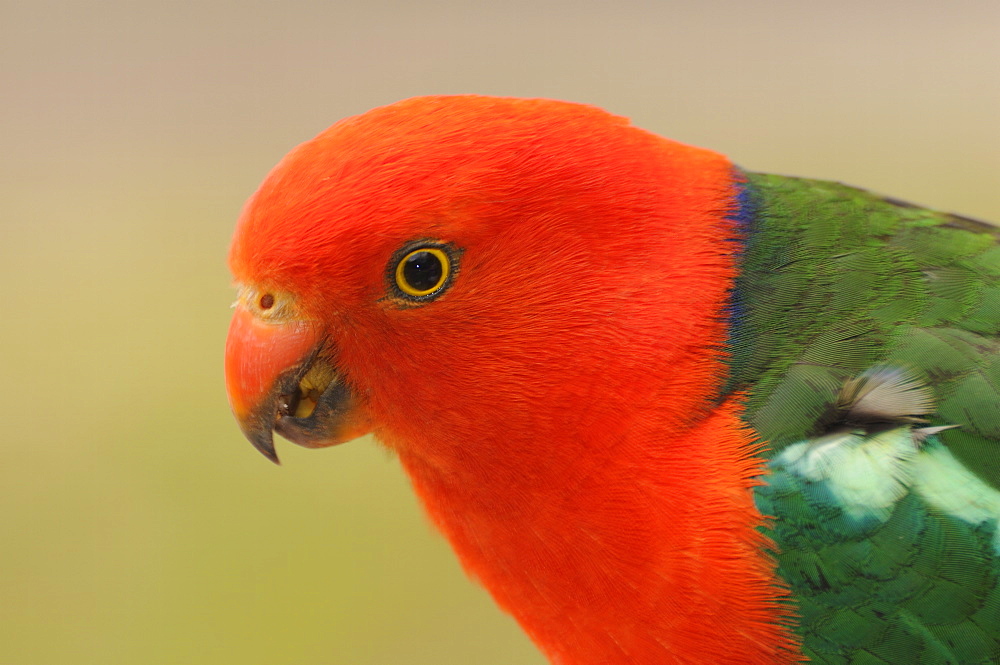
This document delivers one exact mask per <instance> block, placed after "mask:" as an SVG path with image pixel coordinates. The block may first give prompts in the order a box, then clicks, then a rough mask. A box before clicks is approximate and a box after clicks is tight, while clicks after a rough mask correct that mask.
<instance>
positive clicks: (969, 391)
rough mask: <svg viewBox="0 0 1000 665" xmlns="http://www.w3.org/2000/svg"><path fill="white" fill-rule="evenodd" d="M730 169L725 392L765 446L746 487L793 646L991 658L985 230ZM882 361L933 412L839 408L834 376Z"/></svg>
mask: <svg viewBox="0 0 1000 665" xmlns="http://www.w3.org/2000/svg"><path fill="white" fill-rule="evenodd" d="M745 175H746V179H747V190H748V193H749V195H750V200H751V209H752V215H751V219H752V222H751V228H750V229H749V230H748V233H747V237H748V241H747V245H746V248H745V251H744V254H743V257H742V266H741V268H742V269H741V274H740V277H739V279H738V282H737V290H736V295H735V301H736V305H737V307H736V309H737V313H736V315H735V317H734V318H735V322H734V326H733V330H734V333H733V338H732V363H731V377H730V383H729V388H730V389H731V390H745V391H747V393H748V400H747V408H746V420H747V422H748V423H749V424H750V425H751V426H752V427H753V428H754V429H755V430H756V431H757V432H759V434H760V436H761V438H763V439H765V440H767V441H768V442H769V443H770V452H769V455H770V475H769V477H768V479H767V481H768V482H767V485H765V486H763V487H761V488H760V489H759V491H758V492H757V501H758V505H759V506H760V508H761V510H762V512H764V513H765V514H768V515H772V516H774V517H775V519H774V521H773V523H772V526H771V528H770V530H769V533H770V535H771V537H772V538H773V539H774V541H775V544H776V546H777V550H778V551H777V553H776V556H777V560H778V570H779V573H780V575H781V576H782V577H783V579H784V580H785V581H786V582H787V583H788V585H789V586H790V587H791V589H792V592H793V595H794V597H795V600H796V604H797V606H798V614H799V619H800V621H799V625H798V630H799V632H800V634H801V635H802V637H803V642H804V649H805V653H806V655H807V656H808V657H809V658H810V659H811V660H812V661H814V662H819V663H844V664H847V663H880V664H884V663H893V664H895V663H899V664H908V665H909V664H917V663H920V664H923V663H927V664H930V663H953V664H959V663H961V664H965V663H994V662H1000V559H998V546H1000V537H997V518H998V517H1000V502H998V499H1000V493H997V489H998V488H1000V338H998V335H1000V245H998V238H1000V229H998V228H997V227H993V226H991V225H988V224H984V223H981V222H976V221H973V220H969V219H965V218H962V217H958V216H954V215H947V214H943V213H939V212H934V211H930V210H925V209H922V208H918V207H914V206H910V205H907V204H904V203H901V202H897V201H893V200H891V199H885V198H882V197H879V196H876V195H873V194H871V193H869V192H866V191H863V190H859V189H855V188H851V187H847V186H845V185H841V184H837V183H831V182H818V181H810V180H802V179H796V178H787V177H781V176H772V175H761V174H752V173H748V174H745ZM880 367H881V368H888V369H889V371H890V372H891V371H895V370H898V371H899V372H905V373H906V374H907V375H908V376H911V377H914V381H916V382H919V384H921V385H922V386H924V389H925V390H929V393H928V395H933V402H934V406H933V408H932V409H930V412H929V413H918V414H910V415H914V416H922V417H921V418H920V419H921V420H923V421H925V422H923V423H913V422H904V421H905V420H906V419H905V418H900V419H896V418H894V417H889V416H887V417H885V418H884V419H883V422H879V418H878V417H875V418H871V417H869V418H867V421H866V422H852V418H851V417H849V416H846V415H845V409H844V408H843V405H839V406H838V404H837V401H838V394H839V393H841V391H842V389H844V386H845V384H848V383H849V382H850V381H851V380H852V379H856V378H857V377H859V376H863V375H864V374H865V372H868V371H871V370H872V369H873V368H880ZM909 420H910V421H913V420H916V418H910V419H909ZM949 425H950V426H957V427H954V428H953V429H948V430H945V431H933V430H927V431H926V432H924V433H921V432H920V428H924V427H934V426H949ZM831 433H832V434H831ZM820 437H824V438H820ZM880 437H881V438H880ZM830 451H833V452H832V453H831V452H830ZM949 453H950V455H949ZM952 456H953V458H954V459H957V461H958V463H957V464H954V468H956V469H959V471H954V470H953V469H952V466H949V464H951V460H952V459H953V458H952ZM837 464H843V465H848V464H853V465H855V467H856V468H857V470H856V471H855V470H853V469H854V468H855V467H847V466H844V467H843V468H836V465H837ZM962 467H964V469H962ZM965 469H967V470H968V472H970V473H971V474H973V475H971V476H968V477H966V476H960V475H955V474H960V473H965ZM879 473H883V474H884V476H880V475H879ZM949 474H951V475H949ZM956 478H958V479H959V480H955V479H956ZM962 479H964V480H962ZM960 480H961V482H960ZM980 481H981V482H980ZM948 483H953V484H958V485H961V488H959V487H955V488H954V489H955V490H956V491H957V490H959V489H962V491H963V492H964V493H965V494H968V495H969V497H970V498H969V499H968V500H965V498H964V496H965V494H963V495H962V497H960V500H959V499H956V498H955V495H952V494H950V493H949V492H948V491H941V490H940V488H941V486H942V484H944V486H945V487H948V485H947V484H948ZM858 488H861V489H858ZM851 497H854V498H855V499H857V502H856V504H854V505H852V504H851V501H850V499H851ZM873 497H874V498H873ZM879 501H884V507H883V506H882V504H879V505H875V504H878V502H879ZM867 503H871V504H872V506H867V505H866V504H867Z"/></svg>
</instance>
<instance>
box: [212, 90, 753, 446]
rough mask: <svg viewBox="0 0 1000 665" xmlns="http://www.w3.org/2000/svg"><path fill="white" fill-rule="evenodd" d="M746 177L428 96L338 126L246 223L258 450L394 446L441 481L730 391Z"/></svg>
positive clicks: (621, 139) (653, 146) (239, 249)
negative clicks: (662, 395) (734, 224)
mask: <svg viewBox="0 0 1000 665" xmlns="http://www.w3.org/2000/svg"><path fill="white" fill-rule="evenodd" d="M731 174H732V167H731V165H730V164H729V163H728V162H727V161H726V160H725V159H724V158H722V157H720V156H719V155H716V154H714V153H711V152H708V151H704V150H700V149H696V148H691V147H688V146H684V145H681V144H678V143H674V142H670V141H667V140H665V139H662V138H660V137H658V136H655V135H653V134H651V133H648V132H645V131H643V130H640V129H638V128H635V127H633V126H632V125H630V124H629V122H628V121H627V120H626V119H624V118H621V117H617V116H613V115H610V114H608V113H606V112H604V111H601V110H599V109H596V108H594V107H590V106H584V105H578V104H570V103H564V102H555V101H549V100H520V99H504V98H489V97H475V96H458V97H426V98H416V99H412V100H407V101H404V102H400V103H397V104H394V105H391V106H387V107H383V108H379V109H375V110H373V111H370V112H368V113H365V114H363V115H360V116H357V117H353V118H348V119H346V120H343V121H341V122H339V123H337V124H335V125H334V126H332V127H331V128H329V129H328V130H326V131H324V132H323V133H321V134H320V135H319V136H317V137H316V138H314V139H312V140H311V141H308V142H306V143H304V144H302V145H300V146H298V147H297V148H296V149H294V150H293V151H292V152H291V153H290V154H289V155H288V156H286V157H285V158H284V159H283V160H282V161H281V162H280V163H279V164H278V165H277V167H275V169H274V170H273V171H272V172H271V173H270V174H269V175H268V176H267V178H266V180H265V181H264V183H263V184H262V185H261V187H260V189H259V190H258V191H257V192H256V193H255V194H254V195H253V196H252V197H251V199H250V200H249V201H248V203H247V205H246V207H245V209H244V211H243V213H242V216H241V217H240V219H239V222H238V224H237V228H236V233H235V237H234V239H233V243H232V247H231V251H230V267H231V270H232V273H233V275H234V277H235V282H236V285H237V289H238V299H237V302H236V305H235V313H234V315H233V319H232V324H231V327H230V331H229V337H228V341H227V345H226V382H227V389H228V392H229V398H230V403H231V406H232V409H233V411H234V413H235V415H236V418H237V420H238V421H239V422H240V425H241V427H242V429H243V432H244V433H245V434H246V436H247V437H248V438H249V439H250V440H251V442H253V444H254V445H255V446H256V447H257V448H258V449H259V450H260V451H261V452H263V453H264V454H265V455H267V456H268V457H270V458H271V459H272V460H275V461H277V458H276V455H275V451H274V446H273V441H272V436H273V432H277V433H278V434H280V435H282V436H283V437H285V438H287V439H289V440H291V441H293V442H295V443H298V444H301V445H304V446H310V447H316V446H326V445H332V444H336V443H341V442H343V441H346V440H349V439H352V438H355V437H357V436H360V435H363V434H365V433H368V432H374V433H375V434H376V435H377V436H378V438H380V439H381V440H382V441H384V442H386V443H387V444H388V445H390V446H392V447H394V448H397V449H399V450H403V451H407V452H410V453H413V454H417V455H421V456H423V457H424V458H425V459H426V460H428V461H429V463H431V464H439V465H447V464H451V463H453V462H454V461H455V460H457V459H462V460H465V462H464V463H465V464H467V465H468V464H473V465H474V464H476V463H477V462H476V461H475V460H476V457H477V455H479V454H480V452H481V451H485V452H487V453H488V454H491V455H492V454H495V452H496V451H495V450H489V448H490V447H491V446H494V447H495V446H503V447H504V448H505V449H506V450H507V451H508V452H509V453H515V452H517V451H520V452H521V453H523V454H531V455H535V456H536V457H540V455H539V451H538V448H539V446H538V445H537V441H538V440H539V439H540V438H541V439H542V440H544V437H546V436H550V435H552V436H554V435H555V433H556V432H563V433H566V432H569V433H570V435H571V436H572V437H574V438H575V439H576V440H580V441H585V440H587V439H588V437H591V436H592V435H596V434H599V435H601V436H603V437H605V439H606V438H607V437H608V436H609V435H610V436H612V437H613V435H614V430H615V429H616V428H617V427H619V426H621V425H622V424H623V422H624V418H625V417H624V416H623V413H624V412H626V411H628V410H629V409H628V408H626V407H627V406H628V405H630V404H634V403H635V400H639V401H640V402H641V401H642V400H649V399H650V398H651V395H652V391H662V390H663V389H664V387H665V386H670V385H673V386H675V387H676V386H682V387H683V386H690V385H694V384H697V383H698V382H706V381H711V380H713V379H712V378H711V376H710V374H711V371H712V370H711V368H710V367H698V366H696V365H695V364H693V363H691V362H689V360H690V355H689V352H690V351H691V349H692V348H696V347H697V348H702V347H704V346H705V345H706V344H715V343H716V342H714V341H711V340H716V339H717V338H718V337H719V334H718V333H719V330H720V326H721V325H722V323H721V315H720V311H721V307H722V303H723V301H724V299H725V293H726V289H727V288H728V279H729V277H730V276H731V274H732V266H731V258H730V252H729V251H728V250H727V248H726V247H725V243H726V238H727V237H728V235H730V234H731V232H732V229H731V228H729V222H728V220H727V218H726V215H727V214H728V213H729V212H731V210H732V208H733V205H734V204H733V191H732V187H731V186H730V184H729V183H730V181H731ZM706 340H709V341H708V342H706ZM676 392H677V394H678V396H677V405H678V408H677V411H678V413H680V412H681V411H682V410H683V405H684V403H685V402H684V391H683V390H678V391H676ZM515 457H516V455H515ZM556 457H558V455H557V454H552V455H551V456H549V457H548V459H550V460H553V459H554V458H556Z"/></svg>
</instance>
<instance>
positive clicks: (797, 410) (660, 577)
mask: <svg viewBox="0 0 1000 665" xmlns="http://www.w3.org/2000/svg"><path fill="white" fill-rule="evenodd" d="M998 239H1000V227H998V226H995V225H992V224H990V223H987V222H984V221H978V220H975V219H972V218H968V217H964V216H960V215H955V214H947V213H943V212H938V211H934V210H930V209H926V208H924V207H921V206H917V205H913V204H910V203H907V202H904V201H902V200H897V199H894V198H889V197H885V196H881V195H877V194H874V193H871V192H869V191H867V190H863V189H859V188H855V187H851V186H848V185H845V184H840V183H837V182H830V181H820V180H811V179H806V178H798V177H791V176H781V175H771V174H765V173H758V172H754V171H750V170H746V169H744V168H742V167H741V166H738V165H736V164H734V163H732V162H731V161H730V160H729V159H728V158H726V157H724V156H723V155H721V154H718V153H716V152H713V151H710V150H706V149H702V148H697V147H693V146H689V145H686V144H683V143H679V142H675V141H672V140H669V139H667V138H664V137H661V136H659V135H658V134H654V133H652V132H649V131H646V130H644V129H641V128H639V127H637V126H635V125H633V124H632V122H631V121H630V120H629V119H627V118H624V117H621V116H617V115H614V114H611V113H609V112H607V111H604V110H602V109H600V108H597V107H595V106H591V105H586V104H577V103H571V102H563V101H555V100H548V99H522V98H508V97H490V96H481V95H454V96H451V95H448V96H427V97H417V98H412V99H408V100H404V101H400V102H397V103H394V104H390V105H387V106H383V107H379V108H376V109H373V110H370V111H368V112H366V113H363V114H360V115H357V116H354V117H350V118H347V119H344V120H341V121H339V122H337V123H336V124H334V125H333V126H331V127H330V128H329V129H327V130H325V131H323V132H322V133H320V134H319V135H318V136H316V137H315V138H313V139H311V140H309V141H306V142H305V143H303V144H301V145H299V146H298V147H296V148H294V149H293V150H292V151H291V152H290V153H289V154H288V155H287V156H285V157H284V158H283V159H282V160H281V161H280V162H279V163H278V165H277V166H276V167H274V169H273V170H272V171H271V172H270V173H269V174H268V175H267V176H266V178H265V179H264V181H263V183H262V184H261V185H260V187H259V189H257V191H256V192H255V193H254V194H253V195H252V196H251V197H250V198H249V200H248V201H247V203H246V205H245V207H244V209H243V211H242V213H241V214H240V216H239V219H238V221H237V223H236V228H235V232H234V236H233V239H232V244H231V246H230V250H229V257H228V259H229V267H230V270H231V272H232V275H233V279H234V285H235V288H236V291H237V300H236V303H235V304H234V308H235V310H234V313H233V316H232V320H231V323H230V327H229V331H228V337H227V341H226V347H225V379H226V388H227V393H228V398H229V404H230V407H231V409H232V411H233V413H234V415H235V418H236V420H237V422H238V424H239V426H240V428H241V430H242V432H243V434H244V435H245V436H246V437H247V438H248V439H249V440H250V442H251V443H252V444H253V446H255V447H256V449H257V450H259V451H260V452H261V453H263V454H264V455H265V456H267V457H268V458H270V459H271V460H272V461H275V462H277V461H278V458H277V456H276V453H275V447H274V434H275V433H277V434H278V435H280V436H281V437H283V438H285V439H287V440H289V441H291V442H293V443H295V444H298V445H301V446H305V447H309V448H319V447H326V446H331V445H335V444H340V443H344V442H347V441H349V440H352V439H356V438H358V437H361V436H363V435H368V434H371V435H373V438H374V439H375V440H377V441H378V442H379V443H380V445H382V446H384V447H385V448H387V449H388V450H389V451H391V452H392V454H393V457H394V458H396V459H398V461H399V463H400V464H402V466H403V468H404V470H405V472H406V475H407V477H408V479H409V481H410V483H411V484H412V487H413V490H414V491H415V493H416V495H417V497H418V498H419V501H420V503H421V504H422V506H423V508H424V509H425V512H426V515H427V516H428V518H429V521H430V522H431V524H433V526H434V527H435V528H436V529H437V530H439V531H440V532H441V533H442V534H443V536H444V537H445V538H446V540H447V541H448V542H449V544H450V545H451V547H452V549H453V550H454V552H455V554H456V555H457V558H458V560H459V561H460V563H461V565H462V567H463V569H464V570H465V572H466V573H467V574H468V575H469V576H470V578H472V579H473V580H474V581H475V582H477V583H479V584H480V585H482V586H483V587H485V589H486V590H487V591H488V592H489V594H490V595H491V596H492V598H493V600H494V601H495V603H496V604H497V605H498V606H499V607H500V608H501V609H503V610H504V611H505V612H507V613H509V614H510V615H512V616H513V617H514V619H515V620H516V621H517V622H518V623H519V624H520V626H521V627H522V628H523V630H524V631H525V632H526V633H527V635H528V636H529V637H530V638H531V640H532V641H533V642H534V643H535V645H536V646H537V647H538V648H539V650H540V651H541V652H542V653H543V654H544V656H545V657H546V658H547V659H548V660H549V661H550V662H552V663H554V664H558V665H597V664H602V665H606V664H617V663H629V664H638V665H652V664H656V665H664V664H668V663H688V664H715V663H740V664H754V665H758V664H759V665H764V664H768V665H770V664H784V663H798V662H810V663H824V664H827V663H828V664H838V665H839V664H843V665H847V664H848V663H851V664H880V665H884V664H906V665H914V664H928V665H929V664H931V663H935V664H963V665H964V664H969V663H996V662H1000V530H998V521H1000V243H998Z"/></svg>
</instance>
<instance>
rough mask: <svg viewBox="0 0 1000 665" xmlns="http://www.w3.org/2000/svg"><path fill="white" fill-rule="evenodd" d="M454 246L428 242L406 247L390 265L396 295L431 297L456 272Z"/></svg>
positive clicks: (414, 298)
mask: <svg viewBox="0 0 1000 665" xmlns="http://www.w3.org/2000/svg"><path fill="white" fill-rule="evenodd" d="M455 255H456V252H455V250H454V249H453V248H451V247H449V246H447V245H442V244H437V243H430V242H420V243H416V244H414V245H410V246H409V247H405V248H404V249H402V250H400V251H399V252H397V253H396V255H395V256H394V257H393V263H391V264H390V271H391V272H390V274H391V277H392V285H393V286H394V287H395V289H394V290H396V295H397V296H399V297H401V298H403V299H404V300H409V301H411V302H426V301H428V300H433V299H434V298H436V297H438V296H439V295H441V293H443V292H444V291H445V289H446V288H447V287H448V286H449V285H450V284H451V281H452V279H453V277H454V273H455Z"/></svg>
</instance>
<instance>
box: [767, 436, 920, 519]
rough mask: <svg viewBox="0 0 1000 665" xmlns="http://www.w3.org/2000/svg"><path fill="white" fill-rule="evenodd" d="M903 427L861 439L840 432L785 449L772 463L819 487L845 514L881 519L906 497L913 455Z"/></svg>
mask: <svg viewBox="0 0 1000 665" xmlns="http://www.w3.org/2000/svg"><path fill="white" fill-rule="evenodd" d="M918 452H919V451H918V447H917V446H916V445H915V444H914V441H913V435H912V433H911V431H910V428H909V427H898V428H896V429H891V430H887V431H885V432H881V433H879V434H877V435H875V436H871V437H866V436H864V435H863V434H861V433H858V432H842V433H835V434H828V435H826V436H822V437H818V438H816V439H814V440H812V441H803V442H800V443H796V444H793V445H791V446H789V447H788V448H786V449H785V450H784V452H782V453H781V455H779V456H778V458H777V459H776V460H775V461H776V462H778V463H780V464H783V465H784V466H785V467H786V468H787V469H788V470H789V471H790V472H791V473H794V474H795V475H797V476H799V477H801V478H805V479H806V480H810V481H812V482H825V483H826V486H827V489H829V490H830V493H831V494H833V496H834V498H835V499H836V500H837V502H838V503H839V504H840V506H841V508H842V509H843V510H844V512H845V513H847V514H848V515H850V516H851V517H855V518H859V519H860V518H864V517H875V518H877V519H879V520H883V521H884V520H886V519H888V518H889V515H891V514H892V509H893V507H894V506H895V505H896V502H897V501H899V500H900V499H901V498H903V496H904V495H905V494H906V492H907V488H908V486H909V484H910V480H911V471H912V461H913V458H914V457H916V456H917V455H918Z"/></svg>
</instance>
